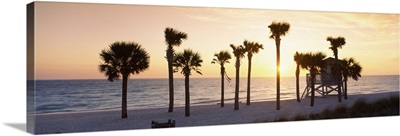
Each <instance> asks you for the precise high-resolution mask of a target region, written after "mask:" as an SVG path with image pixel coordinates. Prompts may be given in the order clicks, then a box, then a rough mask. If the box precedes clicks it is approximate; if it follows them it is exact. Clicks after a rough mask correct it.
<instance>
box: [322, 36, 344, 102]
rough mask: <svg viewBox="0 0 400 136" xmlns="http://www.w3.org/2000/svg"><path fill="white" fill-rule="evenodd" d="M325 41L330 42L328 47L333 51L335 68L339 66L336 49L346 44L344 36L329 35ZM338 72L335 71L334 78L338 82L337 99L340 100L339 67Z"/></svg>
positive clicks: (340, 81) (340, 80)
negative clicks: (334, 36)
mask: <svg viewBox="0 0 400 136" xmlns="http://www.w3.org/2000/svg"><path fill="white" fill-rule="evenodd" d="M326 40H327V41H329V42H330V43H331V47H329V49H331V50H332V51H333V55H334V56H335V59H336V62H335V63H336V64H335V66H336V67H337V68H340V67H339V65H340V64H339V63H338V62H340V61H339V58H338V49H341V48H342V47H343V46H344V45H345V44H346V39H345V38H344V37H341V36H339V37H337V38H333V37H332V36H329V37H327V38H326ZM337 72H338V73H336V74H335V75H336V80H337V84H338V101H339V102H342V88H341V86H342V76H341V74H340V69H339V70H338V71H337Z"/></svg>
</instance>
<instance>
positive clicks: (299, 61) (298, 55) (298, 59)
mask: <svg viewBox="0 0 400 136" xmlns="http://www.w3.org/2000/svg"><path fill="white" fill-rule="evenodd" d="M303 56H304V54H303V53H299V52H297V51H296V53H295V54H294V55H293V58H294V61H295V62H296V73H295V74H296V98H297V102H300V85H299V78H300V65H301V64H302V63H303V62H302V60H303Z"/></svg>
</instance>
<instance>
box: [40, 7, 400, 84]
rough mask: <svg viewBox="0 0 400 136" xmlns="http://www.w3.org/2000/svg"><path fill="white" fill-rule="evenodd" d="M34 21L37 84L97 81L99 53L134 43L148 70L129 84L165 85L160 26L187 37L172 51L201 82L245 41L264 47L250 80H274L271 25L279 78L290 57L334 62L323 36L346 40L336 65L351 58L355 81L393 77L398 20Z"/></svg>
mask: <svg viewBox="0 0 400 136" xmlns="http://www.w3.org/2000/svg"><path fill="white" fill-rule="evenodd" d="M35 17H36V18H35V30H36V31H35V53H36V54H35V68H36V70H35V71H36V73H35V74H36V79H104V78H106V77H105V76H104V75H103V74H102V73H100V72H99V70H98V65H99V64H100V63H101V59H100V57H99V54H100V52H101V50H103V49H107V48H108V46H109V45H110V44H111V43H113V42H116V41H134V42H137V43H139V44H140V45H142V47H143V48H144V49H145V50H146V51H147V52H148V53H149V55H150V67H149V69H148V70H146V71H144V72H143V73H140V74H139V75H131V78H167V77H168V69H167V61H166V59H165V58H164V56H165V50H166V47H167V46H166V43H165V39H164V30H165V28H166V27H172V28H174V29H177V30H179V31H183V32H185V33H187V34H188V39H187V40H185V41H183V43H182V45H181V46H180V47H175V50H176V51H177V52H181V51H183V50H184V49H187V48H190V49H192V50H194V51H198V52H199V53H200V55H201V57H202V59H203V64H202V67H201V68H200V69H201V70H202V73H203V75H198V74H196V73H194V74H193V75H192V76H191V77H195V78H202V77H219V70H220V66H219V65H216V64H211V61H212V59H213V55H214V53H216V52H219V51H221V50H227V51H229V52H232V49H231V48H230V47H229V45H230V44H235V45H241V44H243V41H244V40H245V39H247V40H249V41H255V42H258V43H261V44H263V45H264V50H260V52H259V53H258V54H255V55H254V56H253V61H252V77H274V76H275V72H276V69H275V68H276V67H275V64H276V47H275V42H274V40H272V39H269V36H270V30H269V28H268V25H270V24H271V23H272V22H273V21H285V22H288V23H289V24H290V25H291V28H290V30H289V33H288V34H287V35H286V36H283V37H281V39H282V40H281V76H294V73H295V67H296V64H295V62H294V61H293V54H294V53H295V52H296V51H299V52H309V51H311V52H317V51H321V52H324V53H326V54H327V56H329V57H333V52H332V51H331V50H329V46H330V43H329V42H328V41H326V37H328V36H333V37H338V36H343V37H345V38H346V45H345V46H343V48H342V49H339V58H348V57H354V58H355V59H356V60H357V61H358V62H360V64H361V66H362V67H363V71H362V75H398V74H399V54H400V53H399V45H400V43H399V41H400V40H399V37H400V35H399V33H400V32H399V30H400V28H399V24H400V17H399V14H382V13H379V14H373V13H345V12H315V11H310V12H306V11H291V10H265V9H260V10H257V9H240V8H235V9H232V8H199V7H171V6H138V5H113V4H77V3H48V2H39V3H37V5H36V14H35ZM230 62H231V63H230V64H227V65H226V70H227V74H228V75H229V76H230V77H234V76H235V75H234V74H235V71H234V70H235V67H234V62H235V60H234V58H233V59H232V60H230ZM241 64H242V65H241V68H240V73H241V74H240V76H241V77H246V76H247V64H248V62H247V58H244V59H243V60H242V61H241ZM305 73H307V71H305V70H303V71H302V74H301V75H302V76H304V75H305ZM174 77H177V78H182V77H183V75H181V74H180V73H175V75H174Z"/></svg>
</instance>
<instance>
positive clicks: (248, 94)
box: [246, 55, 252, 105]
mask: <svg viewBox="0 0 400 136" xmlns="http://www.w3.org/2000/svg"><path fill="white" fill-rule="evenodd" d="M251 58H252V57H251V55H249V56H248V59H249V66H248V68H249V69H248V70H247V101H246V104H247V105H250V78H251V77H250V76H251Z"/></svg>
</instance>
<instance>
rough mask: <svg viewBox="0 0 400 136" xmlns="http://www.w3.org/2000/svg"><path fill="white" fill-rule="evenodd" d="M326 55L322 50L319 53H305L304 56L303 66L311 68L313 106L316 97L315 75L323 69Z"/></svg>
mask: <svg viewBox="0 0 400 136" xmlns="http://www.w3.org/2000/svg"><path fill="white" fill-rule="evenodd" d="M325 58H326V55H325V54H324V53H322V52H317V53H311V52H308V53H305V54H304V56H303V57H302V61H301V62H302V63H301V68H303V69H307V70H310V75H311V79H310V80H311V106H314V97H315V76H316V75H317V74H318V73H320V71H321V69H322V68H323V67H324V65H325V61H324V59H325Z"/></svg>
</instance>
